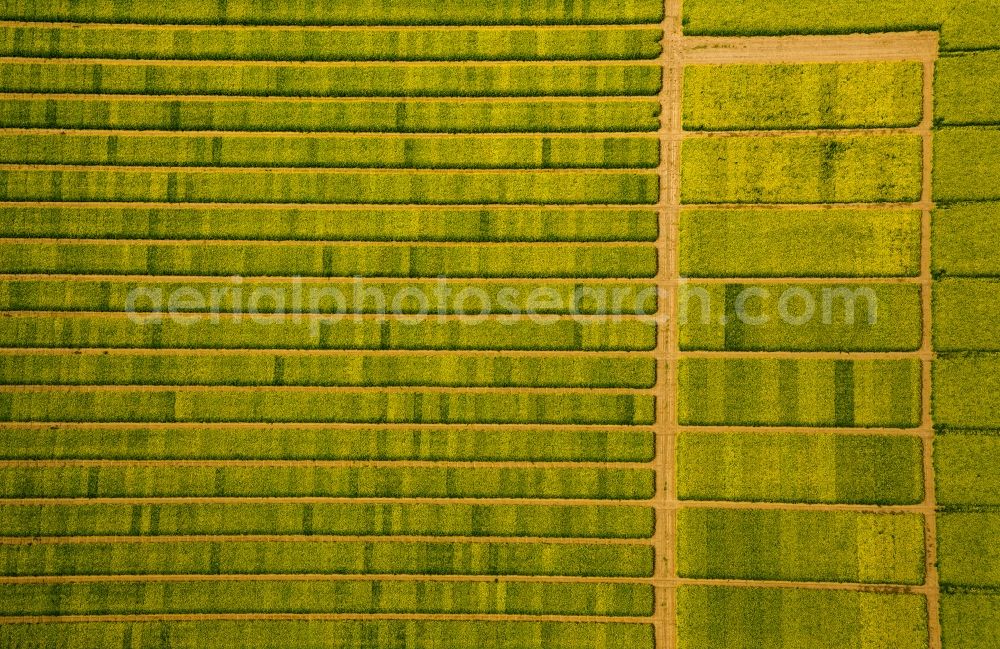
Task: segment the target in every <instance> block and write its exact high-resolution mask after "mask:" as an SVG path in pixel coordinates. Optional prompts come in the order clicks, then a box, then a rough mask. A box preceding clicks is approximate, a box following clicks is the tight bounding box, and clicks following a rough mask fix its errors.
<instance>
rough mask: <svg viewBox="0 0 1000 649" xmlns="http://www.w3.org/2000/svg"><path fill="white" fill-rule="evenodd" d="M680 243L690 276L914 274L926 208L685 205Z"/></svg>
mask: <svg viewBox="0 0 1000 649" xmlns="http://www.w3.org/2000/svg"><path fill="white" fill-rule="evenodd" d="M680 250H681V259H680V262H681V274H682V275H684V276H686V277H891V276H896V275H905V276H910V277H912V276H916V275H917V274H919V272H920V212H918V211H915V210H889V209H876V210H848V209H822V210H820V209H815V210H808V209H800V210H767V209H738V210H722V209H715V210H712V209H695V210H685V211H683V212H682V213H681V224H680Z"/></svg>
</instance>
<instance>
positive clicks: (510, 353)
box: [0, 312, 655, 387]
mask: <svg viewBox="0 0 1000 649" xmlns="http://www.w3.org/2000/svg"><path fill="white" fill-rule="evenodd" d="M25 313H30V312H25ZM0 354H18V355H21V354H32V355H34V356H117V355H123V356H194V357H198V356H268V355H276V356H307V357H329V358H337V357H342V356H357V355H359V354H360V355H366V356H367V355H377V356H400V357H418V358H419V357H424V356H433V357H435V358H438V357H440V356H442V355H459V356H473V357H481V358H549V357H552V358H588V359H593V358H595V357H600V358H602V359H605V358H606V359H619V360H624V359H634V358H641V357H644V356H651V355H654V354H655V352H652V351H645V352H641V351H640V352H637V351H606V352H605V351H600V350H598V351H565V350H563V351H558V350H557V351H539V350H531V349H527V350H525V349H522V350H496V349H489V350H469V351H462V350H427V349H375V350H370V351H368V350H358V349H182V348H176V349H171V348H156V349H150V348H121V347H86V348H76V347H68V348H51V347H46V348H37V347H9V348H0ZM246 387H251V386H246ZM262 387H267V386H262ZM289 387H293V386H289ZM345 387H346V386H345ZM512 387H513V386H512Z"/></svg>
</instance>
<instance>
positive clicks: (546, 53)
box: [0, 25, 662, 61]
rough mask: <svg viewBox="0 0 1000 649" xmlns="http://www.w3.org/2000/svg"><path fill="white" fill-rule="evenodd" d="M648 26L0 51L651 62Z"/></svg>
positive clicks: (93, 37) (76, 33) (37, 36)
mask: <svg viewBox="0 0 1000 649" xmlns="http://www.w3.org/2000/svg"><path fill="white" fill-rule="evenodd" d="M660 37H661V32H660V30H659V29H656V28H647V27H637V28H633V29H600V28H594V29H579V30H575V29H574V30H534V29H530V28H522V29H476V28H474V27H473V28H469V29H461V30H435V29H426V30H424V29H383V30H360V29H359V30H308V31H306V30H301V31H300V30H291V29H272V28H267V27H259V28H227V27H219V28H216V29H212V30H206V29H198V28H194V29H192V28H190V27H183V26H158V27H132V28H127V29H123V28H122V27H114V26H110V25H74V26H73V27H64V26H51V25H25V26H16V27H15V26H9V27H0V55H2V56H21V57H39V58H101V59H194V60H237V61H420V60H424V61H427V60H432V61H491V60H517V61H539V60H541V61H545V60H577V59H597V60H613V59H652V58H656V57H657V56H659V54H660V51H661V49H662V48H661V47H660Z"/></svg>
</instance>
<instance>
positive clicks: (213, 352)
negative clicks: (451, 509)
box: [0, 347, 654, 360]
mask: <svg viewBox="0 0 1000 649" xmlns="http://www.w3.org/2000/svg"><path fill="white" fill-rule="evenodd" d="M0 354H31V355H34V356H118V355H122V356H185V357H187V356H194V357H197V356H269V355H277V356H307V357H329V358H337V357H343V356H357V355H359V354H363V355H366V356H367V355H376V356H401V357H418V358H422V357H425V356H432V357H434V358H438V357H440V356H441V355H442V354H451V355H456V356H472V357H482V358H550V357H551V358H595V357H600V358H602V359H604V358H606V359H618V360H622V359H629V358H632V359H634V358H637V357H639V358H641V357H643V356H650V355H654V352H650V351H644V352H643V351H600V350H596V351H558V350H556V351H545V350H524V349H522V350H495V349H493V350H469V351H463V350H457V349H456V350H447V351H442V350H427V349H374V350H370V351H369V350H358V349H182V348H176V349H174V348H162V347H161V348H155V349H150V348H116V347H104V348H102V347H90V348H85V349H81V348H76V347H67V348H37V347H10V348H5V349H0Z"/></svg>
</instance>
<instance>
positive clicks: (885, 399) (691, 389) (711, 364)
mask: <svg viewBox="0 0 1000 649" xmlns="http://www.w3.org/2000/svg"><path fill="white" fill-rule="evenodd" d="M678 370H679V378H678V382H679V384H680V392H679V395H678V399H679V404H678V409H679V414H680V423H682V424H687V425H727V424H732V425H752V426H784V425H787V426H836V427H861V428H864V427H877V426H886V427H916V426H918V425H920V363H919V361H915V360H898V361H897V360H858V361H833V360H800V359H755V358H754V359H751V358H741V359H715V358H687V359H682V360H681V362H680V364H679V367H678Z"/></svg>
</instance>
